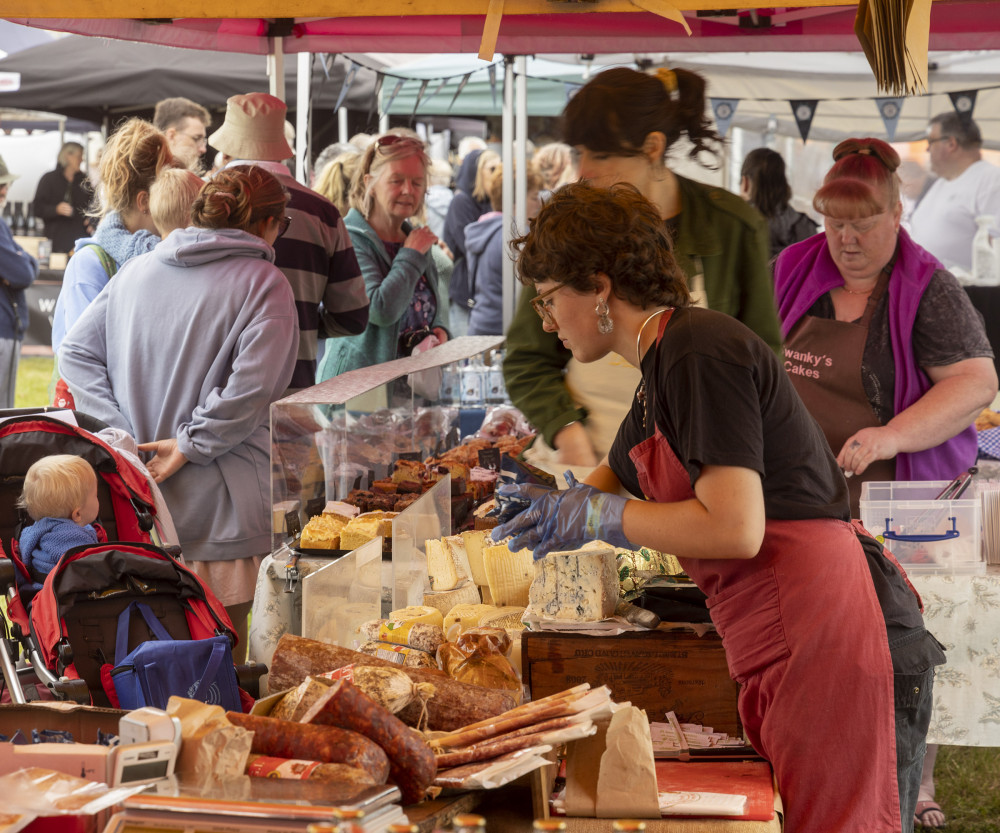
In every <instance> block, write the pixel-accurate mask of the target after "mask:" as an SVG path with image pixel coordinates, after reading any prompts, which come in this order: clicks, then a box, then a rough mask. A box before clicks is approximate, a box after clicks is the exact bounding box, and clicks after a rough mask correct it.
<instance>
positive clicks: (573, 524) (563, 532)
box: [492, 472, 635, 561]
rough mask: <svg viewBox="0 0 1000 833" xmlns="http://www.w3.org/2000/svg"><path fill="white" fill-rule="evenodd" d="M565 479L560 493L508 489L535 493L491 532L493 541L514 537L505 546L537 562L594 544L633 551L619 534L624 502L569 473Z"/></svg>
mask: <svg viewBox="0 0 1000 833" xmlns="http://www.w3.org/2000/svg"><path fill="white" fill-rule="evenodd" d="M565 477H566V481H567V482H568V483H569V484H570V487H569V488H568V489H564V490H561V491H554V490H541V489H539V488H538V487H530V486H527V487H526V486H515V487H510V488H515V489H534V490H536V491H535V492H534V494H531V495H530V499H531V505H530V506H529V507H528V508H527V509H526V510H524V511H523V512H521V513H520V514H518V515H517V516H516V517H514V518H513V519H512V520H510V521H508V522H507V523H504V524H501V525H500V526H497V527H495V528H494V529H493V533H492V535H493V539H494V540H498V539H500V538H505V537H507V536H508V535H510V536H513V537H512V539H511V541H510V542H509V543H508V545H507V546H508V547H509V548H510V549H511V550H512V551H515V552H516V551H517V550H519V549H523V548H525V547H527V548H528V549H530V550H532V551H533V553H534V558H535V560H536V561H537V560H538V559H539V558H544V557H545V556H546V555H548V554H549V553H550V552H552V551H553V550H571V549H579V547H580V546H582V545H583V544H585V543H587V542H588V541H594V540H600V541H605V542H607V543H608V544H611V545H612V546H615V547H624V548H626V549H635V547H634V546H633V544H632V543H631V542H630V541H629V540H628V539H627V538H626V537H625V533H624V532H623V531H622V516H623V514H624V512H625V503H626V502H627V501H626V499H625V498H623V497H619V496H618V495H612V494H609V493H608V492H602V491H600V490H599V489H595V488H594V487H593V486H583V485H580V484H579V483H577V482H576V479H575V478H574V477H573V475H572V474H571V473H570V472H566V475H565Z"/></svg>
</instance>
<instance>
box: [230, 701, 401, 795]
mask: <svg viewBox="0 0 1000 833" xmlns="http://www.w3.org/2000/svg"><path fill="white" fill-rule="evenodd" d="M226 719H227V720H229V722H230V723H232V724H233V725H234V726H240V727H242V728H244V729H247V730H249V731H251V732H253V742H252V744H251V745H250V752H251V754H256V755H269V756H271V757H274V758H296V759H303V760H307V761H320V762H321V763H327V764H348V765H349V766H353V767H357V768H358V769H363V770H364V771H365V772H367V773H368V774H369V775H371V777H372V778H373V779H374V780H375V783H376V784H384V783H385V781H386V779H387V778H388V777H389V759H388V758H387V757H386V754H385V752H384V751H382V747H380V746H379V745H378V744H377V743H375V742H374V741H372V740H369V739H368V738H366V737H364V736H363V735H359V734H358V733H357V732H350V731H348V730H346V729H338V728H335V727H333V726H310V725H307V724H305V723H292V722H291V721H290V720H278V719H277V718H274V717H261V716H260V715H255V714H243V713H241V712H226Z"/></svg>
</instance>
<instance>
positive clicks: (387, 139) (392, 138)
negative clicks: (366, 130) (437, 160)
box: [375, 133, 424, 150]
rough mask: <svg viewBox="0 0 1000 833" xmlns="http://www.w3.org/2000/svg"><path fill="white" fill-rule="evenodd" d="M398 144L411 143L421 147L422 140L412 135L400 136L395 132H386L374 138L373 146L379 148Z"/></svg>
mask: <svg viewBox="0 0 1000 833" xmlns="http://www.w3.org/2000/svg"><path fill="white" fill-rule="evenodd" d="M399 144H411V145H417V146H420V147H423V144H424V143H423V142H421V141H420V140H419V139H414V138H413V137H412V136H400V135H398V134H396V133H387V134H385V135H384V136H379V137H378V138H377V139H376V140H375V147H377V148H378V149H379V150H381V149H382V148H390V147H392V146H393V145H399Z"/></svg>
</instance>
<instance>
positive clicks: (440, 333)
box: [431, 327, 448, 344]
mask: <svg viewBox="0 0 1000 833" xmlns="http://www.w3.org/2000/svg"><path fill="white" fill-rule="evenodd" d="M431 332H432V333H434V335H436V336H437V340H438V343H439V344H444V343H445V342H446V341H447V340H448V331H447V330H446V329H445V328H444V327H435V328H434V329H433V330H431Z"/></svg>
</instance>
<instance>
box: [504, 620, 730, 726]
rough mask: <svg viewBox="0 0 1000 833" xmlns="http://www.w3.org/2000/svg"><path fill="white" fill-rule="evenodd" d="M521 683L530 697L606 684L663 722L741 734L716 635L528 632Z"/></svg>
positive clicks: (661, 631)
mask: <svg viewBox="0 0 1000 833" xmlns="http://www.w3.org/2000/svg"><path fill="white" fill-rule="evenodd" d="M521 651H522V667H523V669H524V681H525V683H526V684H527V685H528V687H529V689H530V691H531V696H532V698H533V699H538V698H540V697H545V696H547V695H549V694H555V693H556V692H559V691H563V690H565V689H567V688H570V687H572V686H575V685H579V684H580V683H590V684H591V685H593V686H599V685H607V686H608V687H609V688H610V689H611V696H612V698H613V699H614V700H615V701H617V702H624V701H626V700H627V701H629V702H631V703H632V705H633V706H638V707H639V708H641V709H645V710H646V714H647V715H648V717H649V719H650V720H651V721H655V722H662V721H663V720H664V715H665V714H666V712H668V711H673V712H674V713H675V714H676V715H677V718H678V720H680V721H681V722H682V723H700V724H701V725H703V726H710V727H712V728H713V729H715V730H716V731H719V732H726V733H727V734H729V735H732V736H734V737H742V735H743V728H742V724H741V723H740V719H739V714H738V712H737V696H738V694H739V686H738V685H737V684H736V683H735V682H734V681H733V680H732V679H731V678H730V676H729V670H728V667H727V665H726V654H725V651H724V650H723V648H722V639H721V638H720V637H719V635H718V634H717V633H715V632H714V631H712V632H709V633H707V634H705V636H698V635H696V634H694V633H692V632H689V631H668V630H666V629H663V628H658V629H657V630H654V631H645V632H641V633H640V632H630V633H623V634H620V635H618V636H587V635H580V634H572V633H552V632H538V631H534V632H531V631H525V632H524V633H523V634H522V637H521Z"/></svg>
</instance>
